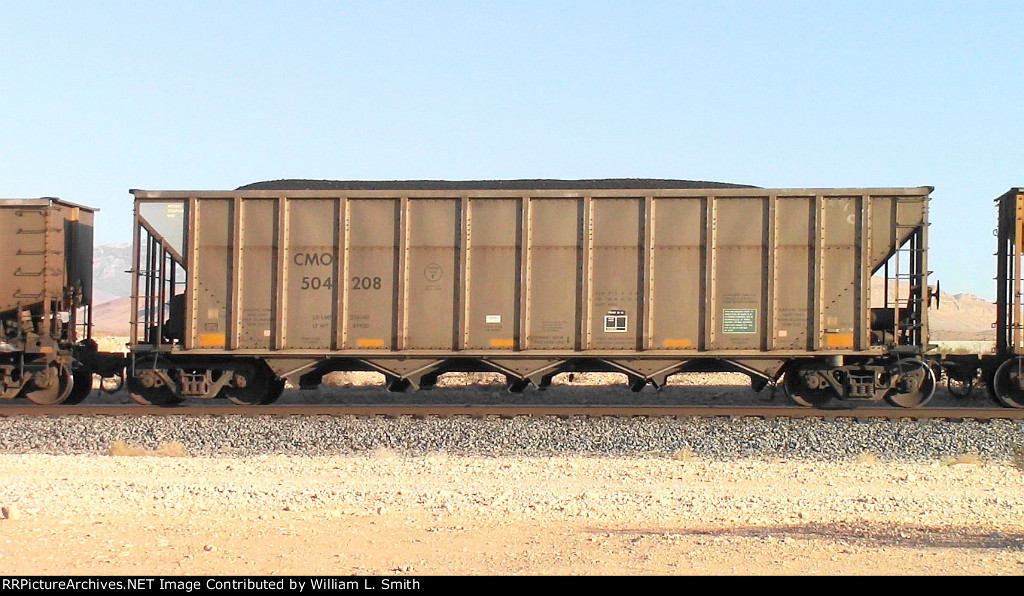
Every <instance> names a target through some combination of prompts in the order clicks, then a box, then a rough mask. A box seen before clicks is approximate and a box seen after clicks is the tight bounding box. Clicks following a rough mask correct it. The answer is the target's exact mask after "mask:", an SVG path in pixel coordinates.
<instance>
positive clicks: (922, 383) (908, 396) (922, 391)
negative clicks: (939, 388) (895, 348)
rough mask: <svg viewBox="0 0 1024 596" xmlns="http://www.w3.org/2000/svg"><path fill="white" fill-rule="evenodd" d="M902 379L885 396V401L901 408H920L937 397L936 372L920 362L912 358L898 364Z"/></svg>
mask: <svg viewBox="0 0 1024 596" xmlns="http://www.w3.org/2000/svg"><path fill="white" fill-rule="evenodd" d="M896 366H897V369H898V371H899V373H898V374H899V376H900V379H899V381H897V383H896V387H894V388H893V389H890V390H889V392H888V393H886V394H885V401H887V402H889V403H890V404H892V405H894V406H899V407H901V408H919V407H921V406H923V405H925V404H926V403H928V400H930V399H931V398H932V396H933V395H935V385H936V383H935V371H933V370H932V367H930V366H928V365H927V364H925V363H924V362H921V361H920V360H917V359H914V358H910V359H907V360H900V361H899V362H898V363H897V365H896Z"/></svg>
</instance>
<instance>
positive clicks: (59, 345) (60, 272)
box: [0, 197, 124, 405]
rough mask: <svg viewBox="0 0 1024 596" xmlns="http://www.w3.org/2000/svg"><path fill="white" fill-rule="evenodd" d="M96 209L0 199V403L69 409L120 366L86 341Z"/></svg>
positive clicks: (51, 201) (53, 201)
mask: <svg viewBox="0 0 1024 596" xmlns="http://www.w3.org/2000/svg"><path fill="white" fill-rule="evenodd" d="M95 211H96V210H95V209H92V208H89V207H84V206H81V205H76V204H74V203H69V202H66V201H62V200H60V199H57V198H52V197H44V198H35V199H0V399H13V398H27V399H28V400H30V401H32V402H35V403H37V404H41V405H52V404H56V403H60V402H64V403H76V402H79V401H81V400H83V399H85V397H86V396H88V394H89V392H90V391H91V390H92V382H93V373H99V374H101V375H105V376H114V375H117V374H120V371H122V370H123V368H124V358H123V357H122V356H121V355H118V354H100V353H99V352H97V349H96V343H95V342H94V341H92V337H91V316H92V252H93V251H92V244H93V220H94V216H95Z"/></svg>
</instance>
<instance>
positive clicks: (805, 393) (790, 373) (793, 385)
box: [783, 365, 832, 408]
mask: <svg viewBox="0 0 1024 596" xmlns="http://www.w3.org/2000/svg"><path fill="white" fill-rule="evenodd" d="M813 370H814V365H803V366H794V367H791V368H790V369H789V370H787V371H786V377H785V380H784V384H783V386H784V387H785V389H786V395H788V396H789V399H791V400H793V401H794V402H796V403H797V404H798V405H801V406H804V407H806V408H819V407H821V406H823V405H825V404H826V403H828V401H829V400H830V399H832V391H831V390H830V389H829V388H828V387H827V386H825V387H814V388H812V387H808V386H807V382H806V381H805V380H804V378H805V376H804V374H803V373H807V372H811V371H813Z"/></svg>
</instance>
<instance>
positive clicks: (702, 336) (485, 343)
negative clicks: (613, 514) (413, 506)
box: [0, 180, 1024, 407]
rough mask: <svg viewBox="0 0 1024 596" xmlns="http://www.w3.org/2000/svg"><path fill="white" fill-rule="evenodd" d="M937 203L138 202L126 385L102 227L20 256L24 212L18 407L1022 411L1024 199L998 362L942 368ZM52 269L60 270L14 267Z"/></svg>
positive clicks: (440, 195)
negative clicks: (425, 399)
mask: <svg viewBox="0 0 1024 596" xmlns="http://www.w3.org/2000/svg"><path fill="white" fill-rule="evenodd" d="M931 191H932V188H930V187H916V188H851V189H764V188H754V187H744V186H738V185H726V184H717V183H703V182H689V181H679V180H583V181H558V180H518V181H478V182H441V181H420V182H416V181H406V182H339V181H279V182H273V183H258V184H255V185H250V186H249V187H243V188H241V189H238V190H234V191H145V190H133V191H132V193H133V194H134V196H135V237H134V247H135V250H134V262H133V265H132V277H133V286H132V287H133V288H135V291H134V292H133V293H134V296H133V308H132V312H133V313H136V316H135V317H134V320H132V321H131V322H130V323H131V337H130V342H129V354H128V356H127V360H126V361H121V362H119V361H117V360H116V357H115V356H114V355H106V354H97V353H96V351H95V344H91V342H90V339H89V320H88V312H89V311H88V307H89V304H90V302H91V300H90V299H89V296H90V290H91V274H89V272H88V270H89V267H88V266H87V265H86V264H87V263H88V262H89V261H90V260H91V251H92V246H91V222H92V217H93V212H92V211H91V210H88V209H85V208H81V207H77V206H71V205H70V204H66V203H63V202H60V201H56V200H51V199H44V200H40V201H37V202H36V204H38V207H33V208H38V210H39V211H40V212H42V211H44V210H46V209H50V210H53V209H59V210H60V212H61V213H64V212H66V213H64V215H60V216H59V217H63V218H64V219H62V220H61V221H65V222H72V219H73V218H77V219H74V223H77V224H78V225H79V226H85V225H86V224H88V232H85V231H73V232H63V233H62V235H61V236H60V238H59V239H54V240H52V241H50V240H48V242H50V244H48V245H47V247H46V248H42V249H40V248H31V247H30V246H29V245H30V240H32V239H35V236H33V235H32V234H28V233H21V234H20V235H16V234H13V232H12V230H14V229H15V228H18V226H17V225H16V223H12V222H14V218H15V217H24V216H22V215H19V216H14V212H15V211H16V210H17V209H18V207H17V206H18V205H24V204H26V202H25V201H21V202H17V201H8V202H4V203H0V205H2V207H3V208H0V231H2V233H3V236H0V250H3V251H6V252H5V253H4V255H2V256H3V261H2V262H0V284H2V285H0V321H2V322H3V325H4V327H3V332H4V343H2V344H0V346H2V349H0V374H2V375H3V376H2V377H0V381H2V383H3V385H0V390H2V391H3V392H4V393H3V394H2V396H3V397H16V396H25V397H28V398H29V399H32V400H33V401H37V402H38V403H56V402H59V401H61V399H64V400H67V399H69V398H71V399H75V398H78V399H80V397H79V396H80V395H82V393H83V392H86V393H87V389H83V388H82V384H84V383H85V382H86V381H85V376H86V375H88V376H89V377H90V378H91V375H92V373H94V372H95V373H99V374H110V373H112V371H113V370H114V369H115V368H116V367H117V365H118V364H121V365H123V366H124V367H125V372H124V378H125V381H126V384H127V386H128V388H129V390H130V392H131V394H132V395H133V398H134V399H136V401H139V402H141V403H150V404H160V405H171V404H175V403H178V402H180V401H182V400H185V399H193V398H202V399H209V398H227V399H230V400H232V401H234V402H236V403H239V404H262V403H269V402H271V401H273V400H274V399H276V398H277V397H278V396H279V395H280V393H281V391H282V389H283V388H284V386H285V383H286V381H288V382H291V383H292V384H293V385H294V386H296V387H303V388H310V387H315V386H317V385H318V384H319V383H320V381H321V379H322V378H323V376H324V375H326V374H328V373H330V372H334V371H356V370H361V371H376V372H379V373H382V374H383V375H384V377H385V379H386V384H387V387H388V389H390V390H394V391H400V390H405V389H408V388H420V389H424V388H429V387H431V386H432V385H433V384H434V383H435V382H436V381H437V378H438V376H439V375H441V374H443V373H446V372H480V371H489V372H497V373H500V374H502V375H504V376H505V378H506V379H507V385H508V388H509V389H510V390H511V391H522V390H523V389H524V388H526V387H527V386H529V385H535V386H537V387H541V388H543V387H545V386H546V385H548V384H550V382H551V379H552V377H553V376H554V375H556V374H558V373H561V372H576V371H582V372H586V371H603V372H618V373H623V374H625V375H626V377H627V378H628V380H629V385H630V387H631V389H633V390H635V391H639V390H641V389H642V388H643V387H645V386H647V385H652V386H654V387H661V386H663V385H665V384H666V382H667V379H668V377H669V376H670V375H673V374H676V373H680V372H701V371H736V372H742V373H745V374H747V375H748V376H749V377H750V378H751V381H752V384H753V386H754V387H755V388H757V389H760V388H761V387H764V386H765V385H767V384H769V383H780V384H781V385H782V386H783V387H784V389H785V391H786V392H787V394H788V395H789V396H790V397H791V398H792V399H793V400H794V401H796V402H797V403H799V404H801V405H805V406H820V405H822V404H824V403H825V402H827V401H829V400H832V399H844V400H845V399H865V400H886V401H888V402H889V403H891V404H893V405H896V406H901V407H917V406H921V405H923V404H925V403H926V402H927V401H928V399H929V398H930V397H931V396H932V394H933V393H934V391H935V387H936V384H937V378H938V375H941V374H942V372H943V369H944V368H945V369H946V371H947V373H948V375H949V376H950V377H954V378H956V379H960V380H965V381H967V380H972V379H973V378H974V377H977V376H981V378H982V379H983V380H984V381H985V382H986V384H987V385H988V386H989V388H990V391H992V392H993V393H994V395H995V397H996V398H997V399H998V400H999V401H1000V403H1002V404H1003V405H1007V406H1012V407H1024V337H1022V333H1021V321H1022V320H1024V319H1022V316H1024V315H1022V305H1021V298H1020V296H1021V292H1020V275H1019V272H1020V266H1021V255H1022V252H1021V246H1022V242H1024V241H1022V239H1024V233H1022V231H1021V227H1020V226H1021V221H1022V219H1024V217H1022V213H1024V193H1022V192H1021V189H1014V190H1011V191H1010V192H1009V193H1007V194H1006V195H1004V196H1003V197H1001V198H1000V199H999V219H1000V225H999V243H1000V244H999V246H1000V251H999V255H1000V256H999V270H998V277H999V301H1000V308H999V313H1000V314H999V320H998V321H997V324H998V325H999V337H1000V340H999V345H998V353H997V354H995V355H972V356H958V357H948V358H943V359H938V358H935V357H933V356H931V355H930V353H929V347H930V344H929V338H928V307H929V304H930V302H931V300H932V298H933V296H934V295H937V292H936V293H935V294H933V293H932V292H931V291H930V289H929V286H928V273H929V272H928V263H927V255H928V250H927V249H928V227H929V222H928V202H929V197H930V193H931ZM36 217H37V218H42V216H36ZM46 217H47V218H49V219H47V221H48V222H49V221H50V220H51V219H53V218H55V217H58V216H52V215H51V216H46ZM54 221H56V220H55V219H54ZM62 225H63V224H62ZM12 226H13V227H12ZM56 227H57V226H56V225H55V224H53V223H52V222H51V223H47V224H46V225H45V226H42V225H40V226H36V227H35V228H31V229H40V230H42V229H44V228H45V229H46V230H50V229H51V228H53V229H55V228H56ZM23 228H24V229H30V228H27V227H24V226H23ZM65 228H66V229H68V230H77V228H74V227H73V226H71V223H68V224H67V225H66V226H65ZM47 233H49V232H47ZM53 234H54V235H56V234H57V232H56V231H54V232H53ZM30 237H31V238H30ZM55 238H56V236H55ZM4 242H5V243H6V244H3V243H4ZM22 250H27V251H30V252H32V253H33V254H24V255H23V254H21V253H20V252H18V251H22ZM39 250H42V251H43V253H44V254H45V255H48V256H46V257H45V258H46V259H47V264H46V265H45V266H44V265H37V266H35V268H33V269H29V268H28V267H27V265H26V266H23V267H20V268H19V267H18V266H15V265H13V264H12V263H13V262H14V261H13V260H12V256H17V257H18V258H25V259H28V257H30V256H34V257H39V256H40V255H38V254H35V252H38V251H39ZM9 255H11V256H9ZM57 263H59V264H57ZM26 271H35V272H38V271H44V272H48V273H44V274H42V275H41V276H40V277H41V278H45V279H46V280H49V278H51V277H52V278H53V279H52V280H51V281H52V284H51V285H52V287H50V286H46V287H43V286H40V287H39V288H36V287H34V286H33V287H30V286H28V285H24V284H22V285H19V283H20V282H21V280H22V279H23V278H24V277H25V275H24V272H26ZM873 277H876V278H881V279H882V280H883V281H884V283H883V284H882V285H881V286H880V287H881V290H879V289H878V287H876V288H875V289H872V283H871V280H872V278H873ZM40 281H42V280H40ZM16 286H17V287H16ZM30 296H31V297H32V298H30ZM82 313H84V314H82ZM82 317H84V318H82ZM40 338H44V339H40ZM43 348H46V349H45V350H44V349H43ZM47 350H48V351H47ZM54 378H55V379H56V381H54V380H53V379H54ZM53 387H56V389H54V388H53Z"/></svg>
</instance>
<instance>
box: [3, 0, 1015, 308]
mask: <svg viewBox="0 0 1024 596" xmlns="http://www.w3.org/2000/svg"><path fill="white" fill-rule="evenodd" d="M1022 32H1024V1H1010V2H868V1H858V2H820V1H817V2H769V1H753V0H751V1H744V2H726V1H722V0H716V1H709V2H684V1H679V2H643V1H629V2H625V1H624V2H582V1H581V2H557V1H551V0H547V1H543V2H511V1H510V2H440V1H431V2H411V1H410V2H370V1H367V2H358V3H348V2H340V1H338V2H331V1H321V2H302V1H294V0H293V1H284V0H282V1H278V2H241V1H238V2H202V3H199V2H188V1H184V0H177V1H175V2H148V1H141V0H133V1H130V2H107V1H99V0H97V1H93V2H71V1H62V2H44V1H35V2H24V1H20V0H19V1H11V0H0V48H2V53H0V196H6V197H29V196H43V195H50V196H60V197H62V198H65V199H67V200H70V201H75V202H79V203H84V204H88V205H92V206H97V207H100V208H101V209H102V212H101V213H100V220H99V221H100V224H99V226H98V231H97V241H98V242H99V243H106V242H114V241H128V240H129V239H130V234H131V230H130V228H131V219H130V212H131V200H130V199H131V197H130V195H129V194H128V189H129V188H146V189H224V188H235V187H237V186H240V185H242V184H246V183H249V182H254V181H257V180H269V179H278V178H318V179H324V178H329V179H420V178H439V179H452V180H457V179H483V178H605V177H630V178H633V177H656V178H684V179H700V180H717V181H726V182H738V183H746V184H754V185H757V186H765V187H845V186H918V185H931V186H935V187H936V190H935V193H934V195H933V196H934V200H933V201H932V222H933V224H932V228H931V241H932V251H931V263H930V265H931V266H930V269H932V270H933V271H935V274H934V275H933V279H935V278H938V279H940V280H941V281H942V287H943V290H946V291H951V292H971V293H974V294H978V295H981V296H983V297H986V298H989V299H992V298H994V296H995V289H994V283H993V281H992V277H993V276H994V275H995V263H994V259H993V257H992V253H993V252H994V250H995V239H994V238H993V236H992V235H991V232H992V229H993V228H994V226H995V210H994V208H993V206H992V199H993V198H995V197H996V196H998V195H1000V194H1002V193H1003V192H1005V191H1006V190H1007V189H1009V188H1010V187H1012V186H1020V185H1024V116H1022V111H1024V109H1022V106H1024V41H1022V40H1024V37H1022Z"/></svg>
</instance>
